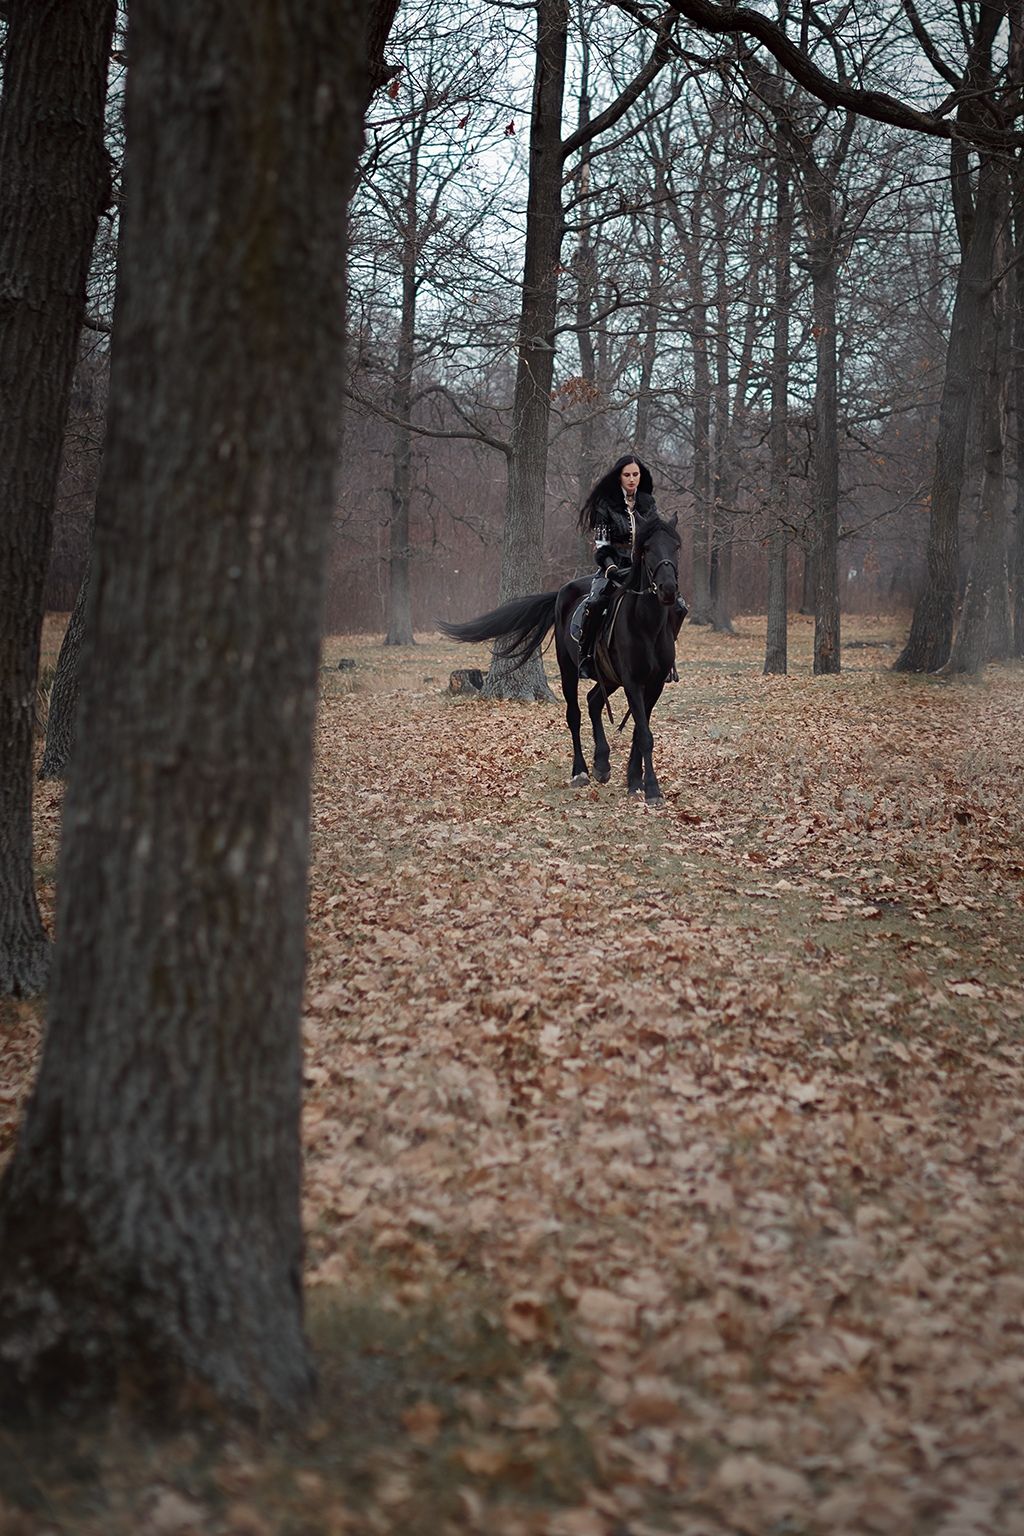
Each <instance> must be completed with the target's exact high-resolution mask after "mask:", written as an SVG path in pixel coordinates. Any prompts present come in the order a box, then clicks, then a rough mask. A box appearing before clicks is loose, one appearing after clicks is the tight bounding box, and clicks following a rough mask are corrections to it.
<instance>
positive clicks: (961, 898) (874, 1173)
mask: <svg viewBox="0 0 1024 1536" xmlns="http://www.w3.org/2000/svg"><path fill="white" fill-rule="evenodd" d="M854 622H855V621H854ZM755 626H756V621H747V622H746V624H745V626H744V627H745V628H746V629H747V630H748V635H747V638H746V639H736V640H727V639H721V638H719V637H715V636H711V635H707V634H705V633H703V632H690V633H684V641H685V645H684V648H683V655H684V664H683V666H682V667H681V672H682V681H681V683H680V685H679V686H678V687H676V688H673V689H671V690H669V691H668V692H667V694H666V696H665V698H664V699H663V701H662V704H661V705H660V706H659V709H658V712H657V716H656V722H655V729H656V740H657V746H656V755H657V762H658V767H659V775H660V777H661V779H662V784H663V788H664V789H665V792H666V796H667V804H666V806H665V808H664V809H663V810H661V811H658V812H651V811H649V810H647V808H646V807H644V806H642V805H636V804H632V803H628V802H627V801H626V800H625V796H624V789H623V777H624V770H625V757H626V750H627V748H626V745H625V744H624V743H623V740H622V738H619V745H618V748H617V750H615V752H614V756H613V781H612V783H611V784H609V785H607V786H602V787H600V788H599V787H592V788H590V789H587V790H584V791H572V790H570V789H569V787H568V786H567V783H566V780H567V776H568V765H569V753H568V751H567V735H566V733H565V730H564V726H563V723H562V712H561V706H560V704H559V705H558V706H557V707H552V708H543V707H537V706H517V705H512V704H505V705H501V704H495V703H488V702H483V701H468V702H464V701H461V700H455V699H451V698H448V697H446V696H445V695H444V694H443V693H441V692H440V691H439V685H440V683H441V682H442V681H443V679H444V678H445V677H446V675H447V670H448V668H449V667H450V666H452V665H462V664H465V663H466V662H467V660H470V661H481V662H483V663H484V664H486V658H485V657H484V655H483V654H482V653H480V654H478V655H477V656H472V655H470V654H469V653H467V652H466V651H465V650H462V649H460V650H458V651H456V649H455V648H454V647H452V646H446V645H442V644H440V643H437V642H430V643H428V645H427V646H423V647H418V648H417V650H416V652H404V653H388V652H385V651H383V650H382V649H381V648H379V647H370V646H368V645H367V644H366V643H365V642H362V641H360V640H353V639H351V638H348V639H345V640H335V641H333V642H331V644H330V645H329V647H328V650H327V659H328V661H330V660H332V659H333V658H335V657H336V656H337V655H338V654H339V652H345V653H348V654H351V655H355V656H356V658H357V660H358V661H359V666H358V668H357V670H356V672H355V673H353V674H349V676H350V677H354V678H356V680H357V681H356V683H355V685H354V686H355V687H356V688H357V689H358V690H359V691H358V692H357V693H356V694H342V695H340V696H338V695H337V694H334V693H333V692H332V687H333V686H334V685H335V680H334V678H333V676H332V674H330V673H328V672H325V674H324V676H325V697H324V700H323V705H322V711H321V720H320V730H319V738H318V751H317V765H316V782H315V807H316V810H315V820H314V861H313V874H312V892H311V919H312V921H311V937H310V946H311V956H310V981H309V990H308V1001H307V1011H306V1017H305V1023H304V1028H305V1035H306V1045H307V1080H308V1101H307V1109H306V1140H307V1152H308V1162H307V1179H308V1183H307V1199H306V1206H307V1209H306V1215H307V1222H308V1230H309V1264H310V1280H311V1282H312V1284H313V1286H314V1287H320V1288H322V1290H321V1291H320V1292H317V1291H314V1297H315V1298H316V1297H317V1296H320V1297H322V1298H323V1299H324V1302H325V1304H328V1305H329V1304H331V1298H337V1299H338V1302H339V1304H341V1303H343V1302H344V1301H345V1299H346V1298H348V1299H349V1300H351V1298H352V1297H353V1296H359V1295H364V1296H366V1297H368V1298H373V1302H374V1305H377V1306H381V1307H383V1308H384V1309H385V1310H393V1311H395V1312H396V1314H401V1313H403V1312H404V1313H406V1314H408V1315H409V1316H410V1317H413V1316H423V1317H426V1316H428V1315H430V1313H431V1308H433V1307H438V1306H439V1307H440V1308H441V1309H442V1311H443V1310H445V1309H447V1311H448V1314H449V1315H452V1314H453V1313H454V1314H458V1313H460V1312H461V1314H462V1315H468V1314H469V1312H470V1311H472V1312H473V1315H474V1316H475V1317H476V1318H477V1319H478V1320H480V1323H481V1326H482V1327H485V1328H486V1329H487V1330H489V1332H490V1335H491V1336H493V1337H496V1338H499V1339H500V1340H502V1341H503V1342H504V1344H505V1345H506V1346H507V1353H506V1354H505V1355H503V1356H502V1357H501V1359H502V1361H503V1362H504V1363H503V1364H501V1365H496V1366H495V1368H494V1373H495V1374H494V1379H493V1382H491V1383H485V1385H484V1390H481V1385H480V1382H479V1381H477V1380H474V1381H473V1382H472V1385H471V1386H467V1387H466V1388H465V1389H464V1390H462V1391H460V1390H459V1389H458V1386H457V1384H456V1386H455V1387H454V1388H452V1389H451V1390H449V1387H450V1385H451V1384H450V1383H449V1384H446V1385H445V1386H444V1387H442V1386H440V1385H439V1386H438V1388H437V1390H434V1391H432V1390H431V1386H430V1383H429V1380H428V1381H427V1382H426V1384H425V1385H424V1384H423V1383H422V1382H420V1383H419V1385H418V1386H417V1388H416V1390H415V1392H413V1388H412V1387H411V1386H410V1389H409V1391H410V1394H411V1395H410V1396H409V1400H408V1401H407V1402H406V1403H405V1406H404V1409H403V1411H402V1412H403V1416H402V1418H401V1423H402V1424H403V1425H404V1426H405V1433H404V1434H403V1433H399V1434H398V1435H397V1437H396V1439H395V1441H394V1443H393V1444H392V1445H391V1446H390V1447H389V1449H388V1450H387V1452H386V1453H382V1459H381V1460H380V1462H379V1465H378V1466H377V1470H376V1476H377V1479H378V1481H377V1484H376V1491H375V1493H374V1494H373V1496H372V1498H371V1499H370V1504H369V1507H370V1508H371V1509H372V1508H375V1509H376V1510H377V1517H376V1520H373V1519H370V1517H369V1516H368V1517H367V1518H368V1519H370V1527H371V1528H374V1529H396V1530H397V1529H414V1528H415V1529H419V1528H420V1527H419V1524H418V1523H417V1522H418V1521H419V1520H423V1521H424V1522H425V1523H424V1524H423V1527H422V1528H423V1529H425V1530H426V1529H437V1530H440V1529H443V1528H446V1521H447V1522H450V1528H451V1529H452V1530H473V1531H480V1532H488V1533H491V1532H493V1533H499V1536H500V1533H502V1532H508V1533H509V1536H512V1533H519V1532H522V1533H529V1532H533V1531H538V1532H550V1533H552V1536H602V1533H607V1536H610V1533H613V1532H620V1533H621V1532H630V1533H636V1536H643V1533H647V1532H665V1533H672V1536H676V1533H693V1536H697V1533H700V1532H707V1533H709V1536H715V1533H719V1532H751V1533H758V1536H761V1533H766V1532H771V1531H779V1532H788V1531H792V1532H797V1531H799V1532H805V1531H806V1532H823V1533H824V1532H828V1533H836V1532H850V1533H853V1532H875V1531H877V1532H883V1533H884V1532H894V1533H895V1532H900V1533H908V1532H929V1533H931V1532H936V1533H942V1536H959V1533H971V1536H973V1533H984V1532H998V1533H1015V1532H1024V1473H1022V1470H1021V1456H1020V1447H1021V1445H1022V1444H1024V1267H1022V1259H1024V1111H1022V1087H1024V1045H1022V1034H1024V1031H1022V1024H1024V991H1022V979H1021V970H1020V958H1021V955H1022V953H1024V846H1022V834H1021V827H1022V824H1024V818H1022V809H1024V807H1022V789H1021V775H1020V769H1019V763H1020V744H1021V741H1022V739H1024V672H1022V671H1021V669H1020V668H1016V669H1014V668H1005V669H992V671H991V672H990V673H989V674H988V675H986V677H985V679H984V680H983V681H982V682H981V683H953V684H940V683H936V682H934V681H931V680H921V679H905V678H896V677H893V676H892V675H891V674H890V673H887V672H884V671H882V670H880V668H879V662H878V654H879V653H878V652H877V651H868V650H865V651H863V652H861V651H858V652H856V653H848V656H847V658H844V663H845V662H852V666H851V667H850V669H849V670H847V671H846V672H844V674H843V675H842V676H841V677H839V678H823V679H812V678H810V677H808V676H806V674H804V675H799V674H794V675H791V676H790V677H789V678H788V679H766V678H763V677H762V676H760V675H759V657H760V655H761V654H762V650H761V640H760V636H759V635H758V633H757V631H756V628H755ZM859 632H860V633H862V634H866V635H869V636H871V635H876V637H877V634H884V633H885V632H884V627H882V628H879V627H878V626H877V625H876V626H875V627H874V628H873V627H872V625H871V624H870V623H866V624H865V623H862V624H861V626H860V630H859ZM797 639H798V647H797V649H799V644H800V643H801V642H802V645H803V649H804V650H806V642H807V636H806V633H805V632H803V631H798V635H797ZM360 679H361V680H362V681H360ZM338 686H343V685H342V684H338ZM568 1433H571V1434H572V1435H574V1436H577V1437H580V1443H581V1446H582V1449H581V1451H580V1452H579V1454H578V1455H577V1456H576V1458H575V1460H574V1461H573V1463H572V1465H571V1466H570V1467H568V1468H566V1466H565V1440H566V1435H567V1434H568ZM441 1461H444V1462H445V1464H446V1465H448V1466H449V1467H451V1468H454V1469H455V1475H454V1481H453V1483H452V1484H451V1486H448V1485H444V1486H443V1487H442V1486H440V1485H436V1473H437V1467H438V1465H439V1464H440V1462H441ZM431 1478H435V1484H434V1485H433V1486H435V1492H434V1494H433V1495H431V1494H430V1493H429V1492H425V1489H427V1486H428V1484H429V1483H430V1479H431ZM431 1497H433V1498H434V1499H435V1500H436V1502H435V1505H434V1507H433V1508H430V1507H427V1508H426V1510H425V1507H424V1499H425V1498H426V1499H427V1500H428V1505H429V1500H430V1498H431ZM382 1521H383V1524H382V1523H381V1522H382Z"/></svg>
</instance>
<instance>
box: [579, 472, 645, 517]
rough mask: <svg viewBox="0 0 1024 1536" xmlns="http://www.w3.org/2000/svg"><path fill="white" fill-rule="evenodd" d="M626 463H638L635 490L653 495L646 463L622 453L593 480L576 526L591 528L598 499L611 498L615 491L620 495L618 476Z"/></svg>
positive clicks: (620, 488)
mask: <svg viewBox="0 0 1024 1536" xmlns="http://www.w3.org/2000/svg"><path fill="white" fill-rule="evenodd" d="M627 464H638V465H639V466H640V484H639V485H638V486H637V490H638V491H646V492H647V494H648V496H653V495H654V480H653V478H652V476H651V472H650V470H649V469H648V468H647V465H646V464H645V463H644V462H643V460H642V459H638V458H637V456H636V454H635V453H624V454H623V456H622V458H621V459H617V460H616V461H615V463H614V464H613V465H612V467H611V469H610V470H608V472H607V474H604V475H602V476H601V478H600V480H596V481H595V482H594V484H593V486H592V487H591V489H590V494H589V496H588V497H587V499H586V501H585V502H584V503H583V506H582V507H581V508H580V515H579V520H578V523H577V527H579V528H583V529H586V528H592V527H593V526H594V521H593V520H594V508H595V507H596V505H597V503H598V501H600V500H602V499H608V500H611V499H612V498H613V497H614V496H615V494H616V492H617V493H618V494H619V495H620V496H621V495H622V486H621V485H620V483H619V476H620V475H621V473H622V471H623V470H624V469H625V467H626V465H627Z"/></svg>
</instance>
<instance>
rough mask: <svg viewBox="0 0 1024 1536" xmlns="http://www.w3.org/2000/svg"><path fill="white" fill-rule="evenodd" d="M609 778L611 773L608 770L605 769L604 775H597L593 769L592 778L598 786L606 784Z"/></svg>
mask: <svg viewBox="0 0 1024 1536" xmlns="http://www.w3.org/2000/svg"><path fill="white" fill-rule="evenodd" d="M611 776H612V772H611V769H610V768H608V769H606V770H605V772H604V773H598V771H597V769H596V768H595V769H594V778H595V779H596V780H597V782H598V784H607V783H608V780H609V779H610V778H611Z"/></svg>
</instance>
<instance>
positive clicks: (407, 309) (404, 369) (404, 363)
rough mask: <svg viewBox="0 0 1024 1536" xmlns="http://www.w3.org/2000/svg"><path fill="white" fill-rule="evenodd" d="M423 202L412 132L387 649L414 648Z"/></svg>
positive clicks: (394, 403) (394, 402) (395, 403)
mask: <svg viewBox="0 0 1024 1536" xmlns="http://www.w3.org/2000/svg"><path fill="white" fill-rule="evenodd" d="M418 199H419V132H418V129H414V131H413V139H412V145H411V149H410V155H409V180H408V182H407V183H406V196H405V219H404V222H403V229H402V314H401V319H400V322H399V332H398V362H397V368H396V372H395V387H394V389H393V391H392V395H391V411H392V414H393V415H394V416H395V417H396V418H397V420H396V423H395V430H394V439H393V446H392V454H393V464H392V479H391V526H390V528H389V530H388V533H389V541H388V542H389V558H388V575H389V584H388V624H387V633H386V635H385V636H384V644H385V645H415V643H416V641H415V638H414V636H413V632H412V603H411V597H410V592H409V499H410V492H411V488H412V429H411V427H410V425H409V413H410V411H411V409H412V377H413V369H414V367H415V359H416V296H417V294H416V257H417V250H418V239H417V215H418Z"/></svg>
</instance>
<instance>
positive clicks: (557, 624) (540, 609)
mask: <svg viewBox="0 0 1024 1536" xmlns="http://www.w3.org/2000/svg"><path fill="white" fill-rule="evenodd" d="M678 559H679V535H678V533H677V532H676V518H675V517H674V516H673V517H672V518H671V519H670V520H669V521H668V522H665V521H663V520H662V518H660V517H659V516H658V514H657V513H656V512H654V513H652V514H651V515H650V516H649V517H646V518H643V519H641V520H640V521H639V522H638V523H637V525H636V532H635V536H634V540H633V551H632V562H631V564H630V569H629V574H628V575H627V576H626V577H625V578H624V580H623V581H622V584H621V586H618V587H617V588H616V589H615V590H613V592H612V594H611V597H610V599H609V601H608V606H607V609H606V613H605V618H604V620H603V622H602V625H601V631H600V634H599V635H598V638H597V644H596V646H595V649H594V660H595V663H596V665H597V673H598V681H597V682H596V683H595V684H594V686H593V687H592V688H591V690H590V692H589V693H588V695H587V709H588V710H589V712H590V724H591V727H592V729H593V732H594V778H595V779H597V781H598V783H599V784H606V783H607V782H608V780H609V778H610V777H611V769H610V767H609V763H608V756H609V753H608V738H607V736H606V735H605V733H604V725H603V723H602V720H601V712H602V710H603V708H604V706H605V703H606V701H607V699H608V697H609V695H610V694H613V693H615V692H616V690H617V689H619V688H621V689H623V691H624V692H625V695H626V702H627V704H628V706H629V709H628V713H627V715H626V718H625V719H624V720H623V721H622V725H620V726H619V729H620V730H621V729H622V727H623V726H624V725H625V723H626V720H627V719H628V718H629V715H632V716H633V745H632V748H631V750H630V754H629V766H628V768H627V770H626V786H627V789H628V791H629V793H630V794H631V795H639V794H640V793H641V791H642V792H643V795H644V797H645V799H646V800H647V802H648V804H651V805H657V804H659V803H660V802H661V799H662V794H661V787H660V785H659V784H658V776H657V774H656V773H655V771H654V762H653V760H652V759H653V752H654V737H653V736H652V734H651V726H650V718H651V711H652V710H653V708H654V706H655V704H657V702H658V700H659V698H660V697H661V691H662V689H663V688H664V686H665V683H666V682H667V681H668V678H669V677H670V676H671V674H672V670H673V667H674V664H675V646H676V636H677V635H678V633H679V626H680V625H681V624H682V622H683V619H684V618H685V617H686V609H685V607H684V606H683V605H681V604H680V603H679V602H678V601H677V599H678V596H679V576H678V572H677V562H678ZM589 588H590V578H589V577H585V578H581V579H579V580H576V581H570V582H567V583H566V585H565V586H564V587H561V588H560V589H559V590H558V591H557V592H544V593H541V594H540V595H539V596H536V597H519V598H513V600H512V601H511V602H508V603H504V604H502V606H501V607H500V608H495V609H494V611H493V612H492V613H485V614H482V615H481V617H480V618H478V619H469V620H467V621H466V623H465V624H441V625H439V628H440V629H441V630H443V631H444V633H445V634H446V635H451V637H452V638H453V639H455V640H466V641H473V642H477V643H479V642H480V641H482V640H494V641H496V642H497V644H496V646H495V650H496V652H497V653H498V655H500V656H503V657H509V658H511V659H512V660H514V661H515V662H516V664H517V665H519V666H522V665H523V663H524V662H526V661H527V660H528V659H529V657H530V656H532V655H533V653H534V651H536V650H537V649H538V648H539V647H540V646H541V645H542V644H543V641H544V638H545V636H546V635H547V633H548V630H549V629H550V628H551V627H552V625H554V630H555V655H556V657H557V660H558V670H559V671H560V672H561V674H562V692H563V694H564V695H565V719H566V724H567V725H568V727H569V730H570V731H571V732H572V746H573V757H572V783H573V784H575V785H583V784H588V783H589V782H590V776H589V774H588V772H587V763H586V758H585V757H584V755H583V744H582V742H581V740H580V720H581V715H580V705H579V685H580V674H579V657H580V652H579V646H578V645H577V643H576V641H575V640H574V639H573V638H572V637H571V635H570V633H569V624H570V621H571V619H572V616H573V614H574V612H575V611H576V609H577V607H578V606H579V604H580V603H581V602H582V601H583V599H584V598H585V597H586V595H587V592H588V591H589Z"/></svg>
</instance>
